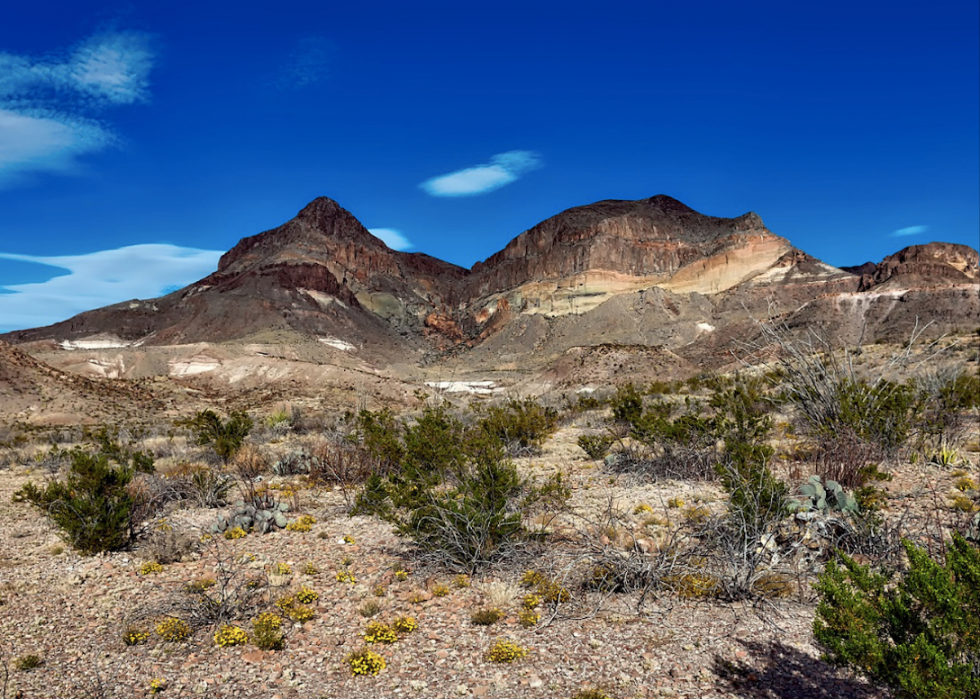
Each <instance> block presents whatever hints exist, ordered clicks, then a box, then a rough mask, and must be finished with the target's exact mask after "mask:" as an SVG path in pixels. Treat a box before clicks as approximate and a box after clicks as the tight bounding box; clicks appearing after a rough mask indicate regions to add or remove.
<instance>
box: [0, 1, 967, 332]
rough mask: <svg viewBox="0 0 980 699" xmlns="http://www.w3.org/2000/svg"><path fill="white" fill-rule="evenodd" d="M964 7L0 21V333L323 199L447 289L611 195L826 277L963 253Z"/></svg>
mask: <svg viewBox="0 0 980 699" xmlns="http://www.w3.org/2000/svg"><path fill="white" fill-rule="evenodd" d="M978 27H980V16H978V3H977V2H976V0H969V1H966V2H953V1H946V0H938V1H936V2H931V3H921V2H915V3H912V2H905V1H903V0H898V1H896V2H889V3H878V2H862V1H860V0H857V1H854V0H852V1H850V2H839V1H838V0H830V1H829V2H824V3H816V4H815V3H791V2H785V0H779V1H778V2H777V1H771V2H770V1H767V2H757V1H754V0H746V1H745V2H739V3H733V2H730V1H726V2H698V1H696V0H692V1H690V2H685V3H677V2H669V3H668V2H654V1H648V2H617V1H616V0H609V1H608V2H604V3H588V4H575V3H568V2H564V3H542V2H533V1H531V0H524V1H523V2H511V1H510V0H497V1H495V2H492V3H491V2H469V3H459V2H453V3H449V2H417V3H404V2H370V1H364V2H358V3H337V2H323V1H322V0H321V1H320V2H315V3H314V2H291V1H290V0H281V1H280V2H277V3H268V2H262V3H257V2H247V1H245V2H236V3H224V2H206V1H205V2H201V1H200V0H198V1H197V2H194V3H190V2H185V1H184V0H173V1H171V2H166V3H133V2H131V0H130V1H127V2H116V1H115V0H99V2H92V1H91V0H72V1H71V2H68V1H67V0H60V1H54V0H33V2H31V3H26V2H24V3H5V4H4V6H3V8H0V331H2V330H9V329H14V328H20V327H31V326H37V325H43V324H47V323H51V322H55V321H57V320H61V319H63V318H66V317H69V316H71V315H73V314H75V313H77V312H80V311H82V310H85V309H87V308H92V307H98V306H101V305H105V304H107V303H111V302H115V301H120V300H125V299H129V298H134V297H140V298H145V297H152V296H157V295H160V294H162V293H164V292H165V291H167V290H170V289H172V288H175V287H179V286H182V285H184V284H187V283H189V282H191V281H193V280H195V279H198V278H200V277H202V276H204V275H205V274H207V273H208V272H209V271H211V270H212V269H213V268H214V266H215V264H216V262H217V257H218V255H219V254H220V253H221V252H223V251H225V250H227V249H228V248H230V247H231V246H232V245H234V244H235V243H236V242H237V241H238V240H239V239H240V238H241V237H243V236H246V235H252V234H254V233H258V232H260V231H263V230H266V229H269V228H272V227H275V226H277V225H279V224H281V223H283V222H284V221H286V220H288V219H289V218H291V217H292V216H294V215H295V214H296V212H297V211H299V209H300V208H302V207H303V206H304V205H305V204H306V203H307V202H308V201H310V200H311V199H313V198H314V197H316V196H320V195H326V196H329V197H332V198H334V199H336V200H337V201H338V202H340V204H341V205H342V206H344V207H345V208H347V209H349V210H350V211H351V212H352V213H353V214H354V215H355V216H357V217H358V218H359V219H360V220H361V221H362V222H363V223H364V224H365V225H366V226H367V227H368V228H369V229H372V230H376V231H378V232H379V235H381V236H382V237H384V238H385V239H387V240H388V241H390V244H391V245H392V246H393V247H399V248H402V249H410V250H418V251H423V252H427V253H429V254H432V255H435V256H437V257H440V258H442V259H445V260H448V261H451V262H455V263H457V264H460V265H463V266H467V267H468V266H470V265H472V264H473V263H474V262H476V261H478V260H481V259H485V258H486V257H488V256H489V255H491V254H493V253H494V252H496V251H498V250H499V249H500V248H502V247H503V246H504V245H505V244H506V243H507V242H508V241H509V240H510V239H511V238H513V237H514V236H515V235H517V234H519V233H520V232H522V231H523V230H525V229H527V228H529V227H530V226H532V225H534V224H535V223H537V222H539V221H541V220H542V219H544V218H547V217H548V216H551V215H553V214H555V213H558V212H559V211H561V210H563V209H566V208H568V207H570V206H576V205H580V204H586V203H590V202H593V201H597V200H601V199H638V198H643V197H648V196H652V195H654V194H661V193H662V194H669V195H671V196H674V197H676V198H678V199H680V200H681V201H683V202H685V203H686V204H688V205H690V206H692V207H694V208H695V209H697V210H699V211H701V212H703V213H706V214H712V215H718V216H738V215H741V214H743V213H745V212H746V211H749V210H753V211H756V212H757V213H758V214H759V215H760V216H762V218H763V220H764V221H765V222H766V224H767V226H768V227H769V228H770V229H771V230H773V231H774V232H776V233H778V234H780V235H783V236H785V237H787V238H789V239H790V240H791V241H792V242H793V243H794V244H795V245H796V246H797V247H799V248H802V249H803V250H805V251H807V252H809V253H810V254H813V255H815V256H817V257H819V258H821V259H823V260H825V261H827V262H830V263H831V264H837V265H845V264H859V263H861V262H864V261H866V260H879V259H881V258H882V257H883V256H885V255H887V254H890V253H892V252H895V251H897V250H898V249H900V248H902V247H904V246H906V245H911V244H915V243H924V242H928V241H931V240H944V241H949V242H959V243H966V244H969V245H972V246H974V247H977V245H978V235H980V234H978V231H980V196H978V191H980V174H978V173H980V140H978V133H980V94H978V85H980V70H978V66H980V47H978V32H980V30H978Z"/></svg>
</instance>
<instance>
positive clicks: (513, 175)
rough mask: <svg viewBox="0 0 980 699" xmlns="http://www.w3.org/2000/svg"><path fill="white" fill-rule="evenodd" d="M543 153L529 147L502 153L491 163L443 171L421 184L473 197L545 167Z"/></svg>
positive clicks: (431, 189)
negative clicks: (528, 148)
mask: <svg viewBox="0 0 980 699" xmlns="http://www.w3.org/2000/svg"><path fill="white" fill-rule="evenodd" d="M542 165H543V163H542V162H541V157H540V156H539V155H538V154H537V153H535V152H533V151H528V150H512V151H507V152H506V153H498V154H497V155H495V156H493V157H492V158H491V159H490V162H489V163H485V164H483V165H474V166H473V167H468V168H464V169H462V170H457V171H456V172H450V173H449V174H447V175H439V176H438V177H433V178H432V179H429V180H426V181H425V182H423V183H422V184H420V185H419V186H420V187H421V188H422V189H423V190H424V191H426V192H428V193H429V194H431V195H432V196H434V197H471V196H475V195H477V194H486V193H487V192H492V191H494V190H495V189H500V188H501V187H503V186H505V185H508V184H510V183H511V182H516V181H517V180H518V179H520V177H521V175H523V174H524V173H526V172H530V171H531V170H536V169H537V168H539V167H542Z"/></svg>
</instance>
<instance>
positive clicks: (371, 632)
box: [364, 621, 398, 643]
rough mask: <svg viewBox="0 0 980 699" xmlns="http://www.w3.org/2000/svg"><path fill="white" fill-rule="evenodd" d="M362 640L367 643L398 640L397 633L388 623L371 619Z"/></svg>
mask: <svg viewBox="0 0 980 699" xmlns="http://www.w3.org/2000/svg"><path fill="white" fill-rule="evenodd" d="M364 640H365V641H366V642H368V643H394V642H395V641H397V640H398V634H397V633H396V632H395V630H394V629H393V628H391V627H390V626H388V624H382V623H381V622H380V621H372V622H371V623H369V624H368V625H367V629H366V630H365V632H364Z"/></svg>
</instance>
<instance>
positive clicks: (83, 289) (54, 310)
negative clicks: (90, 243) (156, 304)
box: [0, 244, 222, 332]
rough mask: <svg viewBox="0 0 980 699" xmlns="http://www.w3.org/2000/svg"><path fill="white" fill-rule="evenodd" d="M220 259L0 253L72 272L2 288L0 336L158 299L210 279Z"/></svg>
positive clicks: (185, 252) (127, 251) (177, 254)
mask: <svg viewBox="0 0 980 699" xmlns="http://www.w3.org/2000/svg"><path fill="white" fill-rule="evenodd" d="M221 255H222V253H221V251H219V250H198V249H196V248H184V247H178V246H176V245H166V244H142V245H129V246H126V247H122V248H117V249H115V250H100V251H97V252H92V253H87V254H84V255H62V256H57V257H41V256H35V255H15V254H12V253H0V258H4V259H8V260H19V261H22V262H33V263H36V264H40V265H47V266H49V267H57V268H60V269H63V270H67V271H68V273H67V274H62V275H60V276H56V277H54V278H52V279H48V280H47V281H43V282H33V283H27V284H12V285H8V286H0V332H5V331H8V330H18V329H22V328H34V327H39V326H42V325H50V324H51V323H56V322H58V321H60V320H65V319H66V318H70V317H71V316H73V315H76V314H78V313H81V312H82V311H88V310H91V309H93V308H101V307H102V306H108V305H110V304H113V303H119V302H121V301H127V300H129V299H135V298H138V299H146V298H156V297H157V296H161V295H162V294H165V293H168V292H169V291H172V290H173V289H174V288H180V287H182V286H186V285H187V284H190V283H191V282H194V281H197V280H198V279H201V278H202V277H205V276H207V275H208V274H210V273H211V272H213V271H214V270H215V269H216V268H217V266H218V259H219V258H220V257H221Z"/></svg>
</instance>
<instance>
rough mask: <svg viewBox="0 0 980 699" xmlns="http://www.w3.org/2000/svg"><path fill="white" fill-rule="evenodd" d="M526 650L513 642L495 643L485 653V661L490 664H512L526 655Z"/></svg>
mask: <svg viewBox="0 0 980 699" xmlns="http://www.w3.org/2000/svg"><path fill="white" fill-rule="evenodd" d="M527 653H528V651H527V648H525V647H524V646H521V645H518V644H517V643H514V642H513V641H502V640H501V641H497V642H496V643H494V644H493V645H492V646H490V650H488V651H487V660H489V661H490V662H491V663H512V662H514V661H515V660H520V659H521V658H523V657H525V656H526V655H527Z"/></svg>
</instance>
